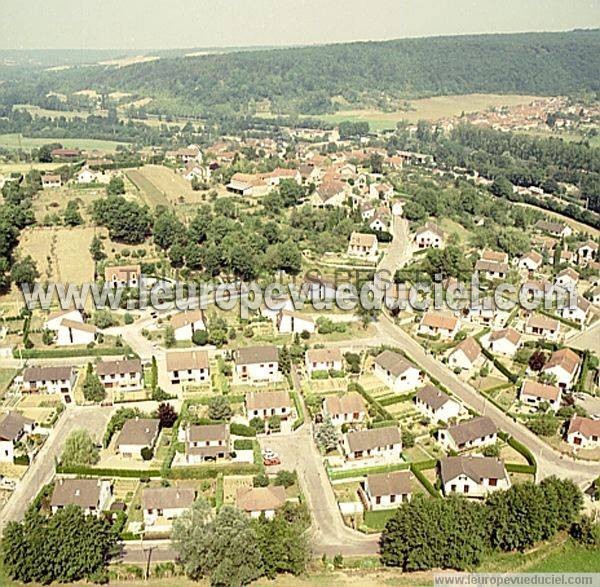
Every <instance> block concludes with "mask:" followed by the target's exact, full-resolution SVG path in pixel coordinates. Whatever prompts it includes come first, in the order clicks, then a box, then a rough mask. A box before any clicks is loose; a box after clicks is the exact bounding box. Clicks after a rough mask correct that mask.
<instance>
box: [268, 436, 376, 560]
mask: <svg viewBox="0 0 600 587" xmlns="http://www.w3.org/2000/svg"><path fill="white" fill-rule="evenodd" d="M311 434H312V433H311V426H310V425H305V426H303V427H302V428H300V429H299V430H297V431H296V432H295V433H294V434H286V435H274V436H269V437H264V438H261V439H260V443H261V446H262V447H266V446H268V447H269V448H272V449H273V450H274V451H275V452H277V453H278V454H279V456H280V457H281V467H280V468H281V469H286V470H290V471H291V470H294V469H295V470H296V472H297V474H298V480H299V482H300V488H301V490H302V493H303V494H304V496H305V497H306V500H307V502H308V503H307V505H308V508H309V510H310V512H311V515H312V520H313V524H312V527H311V538H312V539H311V545H312V549H313V553H314V554H315V556H320V555H322V554H323V553H326V554H327V555H328V556H333V555H335V554H337V553H340V554H342V555H344V556H359V555H371V554H377V553H378V552H379V535H378V534H371V535H368V536H367V535H365V534H361V533H360V532H357V531H355V530H352V529H351V528H349V527H348V526H346V525H345V524H344V521H343V520H342V515H341V514H340V511H339V509H338V505H337V502H336V499H335V495H334V493H333V489H332V488H331V485H330V483H329V479H328V477H327V474H326V472H325V468H324V467H323V463H322V459H321V455H320V454H319V452H318V450H317V448H316V446H315V444H314V442H313V440H312V436H311ZM275 471H276V469H275V468H273V472H275Z"/></svg>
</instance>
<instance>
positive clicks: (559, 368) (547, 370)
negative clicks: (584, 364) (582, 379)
mask: <svg viewBox="0 0 600 587" xmlns="http://www.w3.org/2000/svg"><path fill="white" fill-rule="evenodd" d="M580 367H581V359H580V357H579V355H578V354H577V353H575V352H573V351H572V350H571V349H568V348H563V349H560V350H558V351H554V352H553V353H552V354H551V355H550V358H549V359H548V361H547V362H546V364H545V365H544V366H543V367H542V373H543V374H544V375H554V376H555V377H556V382H557V384H558V386H559V387H560V388H561V389H562V390H563V391H564V390H567V389H571V388H572V387H573V385H574V384H575V382H576V380H577V375H578V374H579V368H580Z"/></svg>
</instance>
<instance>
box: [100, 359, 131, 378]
mask: <svg viewBox="0 0 600 587" xmlns="http://www.w3.org/2000/svg"><path fill="white" fill-rule="evenodd" d="M141 372H142V362H141V361H140V359H125V360H122V361H102V362H100V363H98V364H97V365H96V373H98V375H116V374H119V375H125V374H126V373H141Z"/></svg>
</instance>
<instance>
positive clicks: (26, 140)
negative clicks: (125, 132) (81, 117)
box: [0, 134, 127, 151]
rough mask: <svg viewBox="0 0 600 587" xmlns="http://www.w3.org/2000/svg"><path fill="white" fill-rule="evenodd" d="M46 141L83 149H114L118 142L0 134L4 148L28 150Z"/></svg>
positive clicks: (0, 142)
mask: <svg viewBox="0 0 600 587" xmlns="http://www.w3.org/2000/svg"><path fill="white" fill-rule="evenodd" d="M48 143H60V144H61V145H62V146H63V147H65V148H66V149H82V150H84V151H93V150H98V151H115V150H116V148H117V146H118V145H125V144H127V143H119V142H117V141H101V140H96V139H53V138H43V137H42V138H34V137H24V136H23V135H20V134H8V135H0V147H4V148H5V149H23V150H25V151H29V150H31V149H34V148H36V147H41V146H42V145H47V144H48Z"/></svg>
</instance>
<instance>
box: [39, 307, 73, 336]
mask: <svg viewBox="0 0 600 587" xmlns="http://www.w3.org/2000/svg"><path fill="white" fill-rule="evenodd" d="M63 319H65V320H70V321H71V322H80V323H82V324H83V315H82V314H81V312H80V311H79V310H59V311H58V312H53V313H52V314H49V315H48V317H47V318H46V320H45V322H44V324H43V326H42V328H43V329H44V330H51V331H52V332H57V331H58V329H59V327H60V323H61V322H62V321H63Z"/></svg>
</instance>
